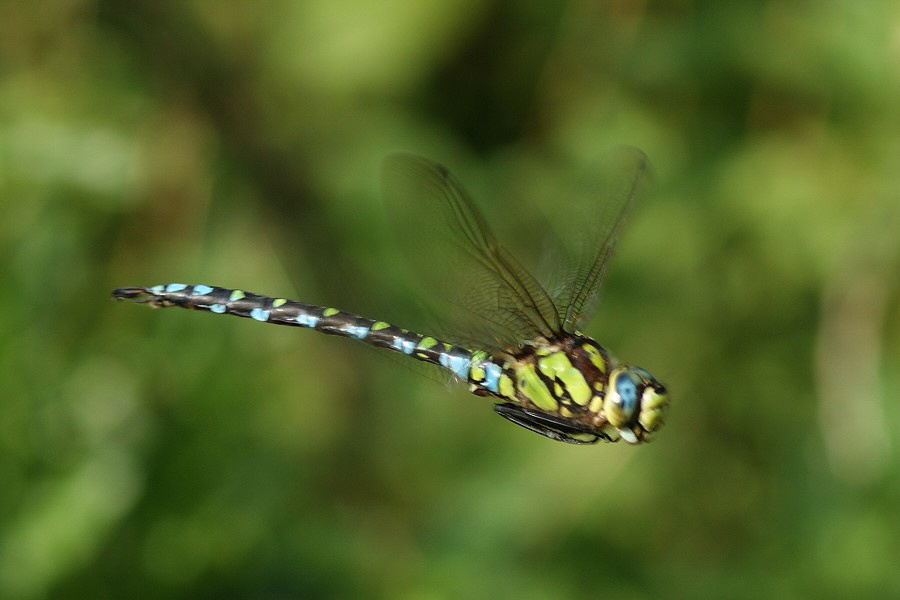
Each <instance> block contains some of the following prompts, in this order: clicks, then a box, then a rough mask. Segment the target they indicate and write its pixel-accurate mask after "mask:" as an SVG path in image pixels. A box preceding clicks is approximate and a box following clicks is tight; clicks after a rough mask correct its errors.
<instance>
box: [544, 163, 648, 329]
mask: <svg viewBox="0 0 900 600" xmlns="http://www.w3.org/2000/svg"><path fill="white" fill-rule="evenodd" d="M649 172H650V163H649V161H648V159H647V157H646V155H645V154H644V153H643V152H641V151H640V150H638V149H637V148H631V147H625V148H619V149H617V150H616V151H615V152H614V153H613V155H612V156H611V157H609V158H608V159H607V160H605V161H604V162H603V163H602V164H601V165H600V167H599V168H598V169H597V170H596V171H595V172H594V173H593V174H592V176H591V178H590V181H588V182H586V183H584V184H582V185H581V186H579V190H577V191H573V193H572V194H571V195H570V196H569V197H568V198H567V199H566V203H565V205H563V206H561V207H560V210H558V211H554V212H553V213H551V214H548V219H549V220H550V221H551V223H552V224H553V226H554V229H555V231H556V236H555V238H554V249H553V250H552V251H551V253H550V257H549V258H550V260H549V267H545V268H544V269H542V272H543V273H546V274H547V277H546V280H547V289H548V290H550V294H551V298H552V299H553V302H554V304H555V305H556V306H558V307H559V308H560V313H559V318H560V321H561V323H562V329H563V330H564V331H567V332H573V331H575V330H576V329H580V328H581V327H582V326H583V325H584V324H585V322H586V321H587V320H588V319H589V318H590V317H591V315H593V313H594V310H595V309H596V307H597V301H598V299H599V297H600V289H601V286H602V284H603V277H604V276H605V274H606V270H607V268H608V266H609V261H610V259H611V258H612V255H613V251H614V249H615V246H616V241H617V240H618V237H619V234H620V233H621V231H622V227H623V225H624V224H625V221H626V219H627V217H628V214H629V213H630V211H631V209H632V207H633V206H634V203H635V201H636V199H637V198H638V196H639V195H640V192H641V189H642V188H643V187H644V184H645V183H646V180H647V179H648V175H649ZM563 232H565V234H563Z"/></svg>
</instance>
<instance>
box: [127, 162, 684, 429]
mask: <svg viewBox="0 0 900 600" xmlns="http://www.w3.org/2000/svg"><path fill="white" fill-rule="evenodd" d="M626 156H627V160H626V161H624V166H623V167H621V170H622V171H621V173H619V175H618V176H617V178H616V179H615V181H616V182H617V183H616V184H615V185H611V186H608V187H609V189H607V190H606V192H607V193H606V194H605V197H603V198H599V199H590V200H589V201H588V202H584V203H582V204H583V205H584V206H583V209H582V210H581V211H580V212H579V213H578V214H576V215H575V216H574V217H572V218H571V219H570V218H569V217H567V216H566V217H564V218H563V221H566V220H569V221H577V222H576V223H572V225H574V228H575V229H576V230H577V231H578V232H579V233H577V234H573V235H569V236H557V237H556V238H555V239H556V247H557V249H556V251H555V252H554V253H553V254H555V255H556V257H557V262H558V263H560V266H558V267H557V268H556V269H555V270H553V271H552V273H553V274H554V275H553V276H551V277H548V278H545V282H544V283H543V284H542V283H541V282H540V281H539V279H538V278H537V277H535V276H534V275H533V274H532V272H531V271H529V270H528V269H526V268H525V267H523V266H522V265H521V264H520V263H519V262H518V261H517V260H516V259H515V258H514V257H513V255H512V254H511V253H510V252H509V251H508V250H507V249H506V247H505V246H504V245H502V244H500V243H499V241H498V239H497V237H496V236H495V235H494V233H493V232H492V230H491V229H490V227H489V226H488V224H487V221H486V220H485V218H484V217H483V215H482V213H481V211H480V210H479V209H478V208H477V207H476V205H475V203H474V201H473V200H472V197H471V196H470V195H469V193H468V192H467V191H466V190H465V188H464V187H463V186H462V184H461V183H460V182H459V181H458V180H457V179H456V177H455V176H454V175H453V174H451V172H450V171H449V170H448V169H447V168H446V167H444V166H443V165H441V164H439V163H437V162H433V161H431V160H429V159H426V158H423V157H420V156H416V155H412V154H394V155H391V156H389V157H388V158H387V159H386V160H385V162H384V166H383V169H382V184H383V196H384V199H385V203H386V204H389V205H393V206H399V205H408V204H410V203H412V204H413V205H414V206H415V207H416V210H415V211H414V216H413V217H411V219H412V220H411V221H409V223H404V225H403V227H402V228H399V229H398V232H399V235H398V237H399V238H401V239H404V240H405V245H406V247H407V249H408V250H409V255H410V257H412V261H413V262H414V263H415V262H419V263H422V264H424V265H425V266H423V267H421V268H420V271H421V273H427V277H428V278H429V279H430V280H431V281H432V282H434V283H435V285H436V287H437V288H438V290H437V292H439V293H440V294H444V293H446V294H449V298H450V300H449V301H448V302H447V303H446V304H447V305H451V306H453V307H454V309H459V312H461V313H462V314H465V315H468V318H469V321H470V322H469V323H468V324H467V325H466V326H465V328H463V327H462V326H460V327H461V330H460V331H461V333H460V334H459V335H457V336H456V338H458V339H455V338H454V336H453V335H450V336H439V335H434V336H432V335H423V334H420V333H414V332H413V331H410V330H408V329H405V328H402V327H398V326H396V325H392V324H390V323H387V322H385V321H380V320H374V319H368V318H364V317H360V316H357V315H355V314H351V313H349V312H345V311H343V310H339V309H337V308H332V307H329V306H320V305H316V304H309V303H305V302H299V301H296V300H290V299H287V298H279V297H270V296H264V295H260V294H255V293H251V292H247V291H244V290H240V289H232V288H225V287H216V286H210V285H202V284H200V285H189V284H181V283H169V284H164V285H157V286H153V287H123V288H118V289H116V290H114V291H113V292H112V295H113V297H114V298H116V299H119V300H130V301H133V302H137V303H143V304H148V305H151V306H153V307H171V306H177V307H182V308H188V309H196V310H202V311H209V312H212V313H216V314H227V315H234V316H237V317H246V318H250V319H254V320H256V321H260V322H263V323H273V324H276V325H289V326H293V327H305V328H308V329H314V330H316V331H320V332H322V333H325V334H331V335H338V336H343V337H346V338H352V339H355V340H359V341H362V342H365V343H367V344H371V345H373V346H376V347H379V348H385V349H387V350H391V351H394V352H397V353H400V354H403V355H406V356H409V357H411V358H413V359H415V360H418V361H423V362H425V363H432V364H434V365H437V366H439V367H441V368H443V369H445V370H446V371H448V372H449V375H450V377H451V378H452V379H455V380H459V381H461V382H464V383H465V384H467V385H468V389H469V391H470V392H472V393H473V394H475V395H476V396H481V397H487V398H490V399H491V400H493V403H494V404H493V406H494V410H495V412H496V413H497V414H499V415H500V416H502V417H504V418H505V419H507V420H509V421H511V422H512V423H515V424H516V425H519V426H521V427H524V428H525V429H527V430H529V431H532V432H535V433H538V434H540V435H542V436H545V437H547V438H549V439H551V440H556V441H560V442H567V443H572V444H594V443H596V442H599V441H603V442H617V441H619V440H623V441H624V442H626V443H629V444H640V443H643V442H647V441H649V440H650V439H651V438H652V437H653V436H654V434H655V433H656V432H657V431H658V430H659V429H660V428H661V427H662V426H663V424H664V422H665V418H666V414H667V412H668V409H669V404H670V401H669V395H668V392H667V390H666V387H665V386H664V385H663V384H662V383H660V382H659V381H657V380H656V379H655V378H654V377H653V376H652V375H651V374H650V373H649V372H648V371H646V370H644V369H642V368H640V367H637V366H634V365H631V364H627V363H620V362H618V361H617V360H616V359H614V358H613V357H612V356H611V354H610V353H609V352H608V351H607V350H606V349H605V348H604V347H603V346H601V345H600V344H599V343H598V342H597V341H595V340H594V339H592V338H590V337H587V336H586V335H584V334H583V333H581V330H582V327H583V326H584V324H586V322H587V320H588V319H589V318H590V316H591V315H592V314H593V312H594V309H595V307H596V304H597V299H598V297H599V293H600V288H601V284H602V282H603V279H604V275H605V274H606V272H607V267H608V266H609V262H610V259H611V257H612V255H613V250H614V249H615V245H616V241H617V239H618V236H619V233H620V231H621V229H622V226H623V224H624V222H625V220H626V217H627V215H628V213H629V212H630V210H631V208H632V206H633V204H634V203H635V200H636V198H637V196H638V195H639V191H640V189H641V187H642V183H643V182H644V180H645V178H646V174H647V171H648V168H649V165H648V161H647V158H646V156H645V155H644V154H643V153H642V152H641V151H639V150H637V149H630V150H629V151H628V152H626ZM404 214H407V215H408V214H410V211H409V210H406V211H405V213H404ZM437 251H440V252H446V253H447V254H449V255H450V256H451V257H452V258H451V262H452V264H453V266H452V268H450V269H436V268H434V267H433V266H432V267H431V268H428V266H427V265H428V264H429V263H428V260H424V261H423V259H427V258H428V257H429V256H431V255H433V254H435V252H437ZM454 274H455V275H454ZM463 331H464V332H463ZM463 340H464V341H463Z"/></svg>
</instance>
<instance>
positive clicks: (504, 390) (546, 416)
mask: <svg viewBox="0 0 900 600" xmlns="http://www.w3.org/2000/svg"><path fill="white" fill-rule="evenodd" d="M501 368H502V373H501V375H500V378H499V383H498V385H497V389H496V391H495V392H493V391H492V392H490V393H491V395H493V396H496V397H499V398H501V399H502V400H503V401H505V402H508V403H511V404H513V405H516V406H518V407H519V408H520V409H521V410H522V411H524V412H523V413H522V414H513V415H510V414H509V411H513V410H516V409H513V408H511V407H510V408H507V409H505V411H506V413H505V412H504V411H499V410H498V412H500V413H501V414H503V416H505V417H507V418H510V419H511V420H516V419H514V418H512V417H517V418H522V419H526V420H528V419H532V418H535V419H538V420H539V421H540V426H541V427H548V426H549V427H550V428H551V429H554V427H553V426H554V424H555V423H556V421H557V420H558V421H559V423H564V424H565V427H563V428H562V430H563V433H562V436H563V437H570V436H572V435H573V434H579V433H584V434H586V435H593V436H595V438H596V437H599V438H602V439H609V440H616V439H620V438H621V439H623V440H625V441H626V442H630V443H639V442H642V441H646V436H647V435H648V434H650V433H652V432H653V431H655V430H656V429H658V428H659V427H660V426H661V425H662V423H663V418H664V414H665V411H666V409H667V408H668V396H667V394H666V391H665V388H664V387H663V386H662V385H661V384H660V383H659V382H657V381H656V380H655V379H654V378H653V376H651V375H650V374H649V373H648V372H647V371H645V370H644V369H640V368H638V367H632V366H629V365H622V366H619V365H616V364H615V362H614V361H613V359H611V358H610V356H609V353H608V352H607V351H606V350H605V349H604V348H603V347H602V346H601V345H600V344H598V343H597V342H596V341H594V340H593V339H591V338H589V337H585V336H579V335H569V336H564V337H561V338H559V339H556V340H547V341H543V340H542V342H541V343H537V344H534V345H527V346H524V347H523V348H521V349H520V351H519V352H517V353H515V354H513V355H511V356H510V357H508V358H507V359H506V360H505V362H504V363H503V364H502V365H501ZM476 384H477V383H476ZM523 415H524V416H523ZM517 422H518V421H517ZM519 424H522V423H519ZM557 429H559V428H557ZM544 433H545V435H546V432H544ZM567 441H571V440H567Z"/></svg>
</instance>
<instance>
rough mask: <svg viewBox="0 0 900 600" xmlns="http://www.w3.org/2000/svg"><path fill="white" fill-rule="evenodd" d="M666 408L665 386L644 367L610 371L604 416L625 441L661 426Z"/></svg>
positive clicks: (643, 436) (638, 438)
mask: <svg viewBox="0 0 900 600" xmlns="http://www.w3.org/2000/svg"><path fill="white" fill-rule="evenodd" d="M668 409H669V394H668V393H667V392H666V388H665V386H663V385H662V384H661V383H659V382H658V381H657V380H656V379H655V378H654V377H653V376H652V375H651V374H650V373H648V372H647V371H645V370H644V369H641V368H640V367H632V366H627V365H626V366H622V367H618V368H616V369H615V370H613V372H612V374H610V376H609V389H608V390H607V393H606V398H605V399H604V400H603V416H604V417H605V418H606V420H607V421H608V422H609V424H610V425H612V426H613V427H615V428H616V429H617V430H618V431H619V434H620V435H621V436H622V439H624V440H625V441H626V442H630V443H632V444H636V443H638V442H639V441H646V438H647V437H648V436H649V435H650V434H652V433H653V432H655V431H656V430H658V429H659V428H660V427H662V425H663V423H664V419H665V416H666V413H667V412H668Z"/></svg>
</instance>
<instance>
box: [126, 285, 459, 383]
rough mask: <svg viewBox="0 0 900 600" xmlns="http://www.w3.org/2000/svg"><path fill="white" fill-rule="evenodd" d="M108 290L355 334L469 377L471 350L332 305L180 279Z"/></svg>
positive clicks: (161, 304)
mask: <svg viewBox="0 0 900 600" xmlns="http://www.w3.org/2000/svg"><path fill="white" fill-rule="evenodd" d="M112 295H113V297H114V298H116V299H119V300H131V301H133V302H140V303H146V304H150V305H152V306H159V307H168V306H180V307H182V308H194V309H197V310H207V311H210V312H214V313H217V314H228V315H235V316H238V317H247V318H251V319H255V320H257V321H262V322H264V323H275V324H276V325H291V326H294V327H307V328H310V329H315V330H317V331H321V332H322V333H327V334H330V335H340V336H343V337H349V338H354V339H357V340H360V341H364V342H367V343H369V344H372V345H373V346H378V347H380V348H387V349H389V350H394V351H395V352H401V353H403V354H406V355H409V356H411V357H413V358H415V359H417V360H421V361H424V362H429V363H434V364H436V365H440V366H442V367H444V368H445V369H448V370H449V371H451V372H452V373H453V374H454V375H456V376H457V377H459V378H460V379H462V380H464V381H467V380H468V379H469V371H470V368H471V366H472V352H470V351H469V350H467V349H465V348H462V347H460V346H453V345H450V344H447V343H444V342H440V341H438V340H436V339H435V338H432V337H429V336H423V335H419V334H417V333H412V332H410V331H407V330H405V329H402V328H400V327H396V326H395V325H391V324H389V323H385V322H384V321H373V320H371V319H366V318H363V317H359V316H357V315H353V314H350V313H347V312H344V311H341V310H338V309H336V308H326V307H322V306H317V305H315V304H306V303H304V302H297V301H295V300H287V299H285V298H270V297H269V296H261V295H259V294H251V293H250V292H244V291H242V290H234V289H228V288H221V287H211V286H208V285H185V284H182V283H170V284H167V285H157V286H154V287H150V288H146V287H128V288H119V289H116V290H114V291H113V293H112Z"/></svg>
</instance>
